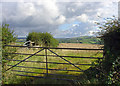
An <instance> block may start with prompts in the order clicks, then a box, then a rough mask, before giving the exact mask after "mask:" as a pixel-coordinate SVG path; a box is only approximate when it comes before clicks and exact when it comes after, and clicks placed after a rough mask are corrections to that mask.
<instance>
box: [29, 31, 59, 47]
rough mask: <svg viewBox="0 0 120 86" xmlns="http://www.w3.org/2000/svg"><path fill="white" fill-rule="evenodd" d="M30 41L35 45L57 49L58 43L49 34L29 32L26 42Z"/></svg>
mask: <svg viewBox="0 0 120 86" xmlns="http://www.w3.org/2000/svg"><path fill="white" fill-rule="evenodd" d="M28 40H31V41H33V42H35V43H36V45H42V46H48V47H50V46H52V47H57V46H58V41H57V40H56V39H55V38H53V36H52V35H51V34H50V33H47V32H46V33H41V32H39V33H37V32H31V33H29V34H28V36H27V41H28Z"/></svg>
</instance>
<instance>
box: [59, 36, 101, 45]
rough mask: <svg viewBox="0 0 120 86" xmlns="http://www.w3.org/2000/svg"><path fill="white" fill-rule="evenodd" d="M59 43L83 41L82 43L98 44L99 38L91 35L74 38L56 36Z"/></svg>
mask: <svg viewBox="0 0 120 86" xmlns="http://www.w3.org/2000/svg"><path fill="white" fill-rule="evenodd" d="M57 40H58V41H59V43H83V44H100V39H99V38H96V37H93V36H81V37H74V38H57Z"/></svg>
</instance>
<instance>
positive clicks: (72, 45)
mask: <svg viewBox="0 0 120 86" xmlns="http://www.w3.org/2000/svg"><path fill="white" fill-rule="evenodd" d="M102 46H103V45H99V44H80V43H59V46H58V47H62V48H91V49H100V48H101V47H102Z"/></svg>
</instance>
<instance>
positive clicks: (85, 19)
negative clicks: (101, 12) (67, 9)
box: [76, 14, 88, 22]
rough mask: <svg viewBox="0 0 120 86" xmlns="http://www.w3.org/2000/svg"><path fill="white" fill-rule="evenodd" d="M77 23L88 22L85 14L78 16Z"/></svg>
mask: <svg viewBox="0 0 120 86" xmlns="http://www.w3.org/2000/svg"><path fill="white" fill-rule="evenodd" d="M76 19H78V20H79V21H82V22H87V20H88V16H87V15H86V14H82V15H80V16H77V18H76Z"/></svg>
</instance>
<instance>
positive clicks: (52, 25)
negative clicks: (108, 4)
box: [2, 2, 107, 37]
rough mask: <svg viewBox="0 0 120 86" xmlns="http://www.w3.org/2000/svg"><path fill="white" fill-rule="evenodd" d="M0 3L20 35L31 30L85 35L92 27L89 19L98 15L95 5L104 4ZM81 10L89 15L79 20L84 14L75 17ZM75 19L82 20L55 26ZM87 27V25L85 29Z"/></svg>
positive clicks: (55, 34)
mask: <svg viewBox="0 0 120 86" xmlns="http://www.w3.org/2000/svg"><path fill="white" fill-rule="evenodd" d="M2 5H3V6H2V7H3V8H2V13H3V15H2V17H3V19H5V20H6V22H7V23H8V24H10V26H12V27H13V28H14V29H15V32H16V34H18V35H23V36H24V35H26V34H28V33H29V32H31V31H36V32H51V33H52V34H54V36H56V37H74V36H80V35H84V34H86V33H88V32H89V31H90V30H92V29H93V28H92V26H93V24H92V23H90V22H89V21H93V20H96V19H97V18H96V15H97V13H98V9H99V8H101V9H104V5H103V4H102V3H100V2H85V3H80V2H79V3H77V2H50V3H42V2H41V3H15V2H11V3H10V2H9V3H7V2H6V3H3V4H2ZM102 11H104V10H102ZM102 13H103V12H102ZM83 14H85V15H86V19H88V20H87V21H86V22H82V20H81V19H83V18H81V19H78V20H77V18H78V16H81V15H83ZM106 15H107V14H106ZM74 21H79V22H80V21H81V24H79V26H75V27H71V28H69V30H66V31H61V30H58V27H59V26H60V25H61V24H64V23H72V22H74ZM87 27H89V29H85V28H87Z"/></svg>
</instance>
